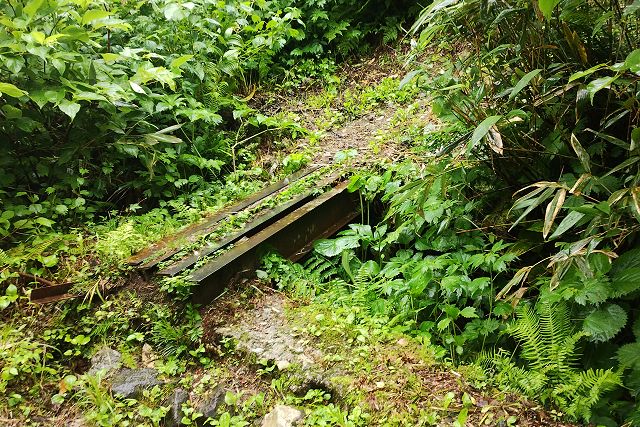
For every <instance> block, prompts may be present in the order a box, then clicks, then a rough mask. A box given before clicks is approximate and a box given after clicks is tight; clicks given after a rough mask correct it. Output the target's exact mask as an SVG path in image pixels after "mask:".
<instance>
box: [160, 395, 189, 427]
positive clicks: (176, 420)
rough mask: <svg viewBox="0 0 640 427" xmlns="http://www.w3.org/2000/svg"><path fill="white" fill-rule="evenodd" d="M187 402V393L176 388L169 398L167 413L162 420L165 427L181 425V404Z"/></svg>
mask: <svg viewBox="0 0 640 427" xmlns="http://www.w3.org/2000/svg"><path fill="white" fill-rule="evenodd" d="M188 400H189V393H187V392H186V391H184V390H183V389H181V388H177V389H175V390H174V391H173V393H171V396H169V401H168V404H169V412H168V413H167V416H166V417H165V419H164V426H165V427H178V426H180V425H182V422H181V421H182V404H183V403H186V402H187V401H188Z"/></svg>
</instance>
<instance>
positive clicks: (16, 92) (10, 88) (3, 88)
mask: <svg viewBox="0 0 640 427" xmlns="http://www.w3.org/2000/svg"><path fill="white" fill-rule="evenodd" d="M2 94H7V95H9V96H11V97H13V98H20V97H21V96H25V95H27V92H25V91H24V90H22V89H18V87H16V86H15V85H12V84H11V83H0V95H2Z"/></svg>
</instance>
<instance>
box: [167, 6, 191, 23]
mask: <svg viewBox="0 0 640 427" xmlns="http://www.w3.org/2000/svg"><path fill="white" fill-rule="evenodd" d="M185 16H186V13H185V12H184V10H183V8H182V6H181V5H179V4H176V3H169V4H168V5H166V6H165V8H164V17H165V18H167V19H168V20H169V21H177V20H180V19H183V18H184V17H185Z"/></svg>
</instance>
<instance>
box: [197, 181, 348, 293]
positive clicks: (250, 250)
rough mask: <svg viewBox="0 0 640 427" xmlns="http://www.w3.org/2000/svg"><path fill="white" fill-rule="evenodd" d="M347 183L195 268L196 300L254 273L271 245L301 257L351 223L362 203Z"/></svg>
mask: <svg viewBox="0 0 640 427" xmlns="http://www.w3.org/2000/svg"><path fill="white" fill-rule="evenodd" d="M347 186H348V183H347V182H344V183H342V184H340V185H338V186H337V187H336V188H334V189H333V190H331V191H328V192H327V193H325V194H323V195H321V196H320V197H318V198H316V199H314V200H312V201H310V202H309V203H307V204H305V205H304V206H302V207H300V208H298V209H297V210H295V211H294V212H292V213H290V214H289V215H287V216H285V217H284V218H282V219H281V220H279V221H277V222H276V223H274V224H272V225H270V226H268V227H267V228H265V229H263V230H261V231H260V232H258V233H257V234H255V235H254V236H252V237H251V238H249V239H247V241H245V242H242V243H240V244H238V245H236V246H235V247H234V248H232V249H231V250H229V251H228V252H226V253H224V254H222V255H220V256H219V257H218V258H216V259H214V260H213V261H212V262H210V263H208V264H206V265H205V266H203V267H201V268H199V269H198V270H196V271H195V272H193V273H192V274H191V276H190V279H191V280H192V281H194V282H197V283H198V284H199V286H196V287H195V289H194V293H193V296H192V301H193V302H195V303H197V304H207V303H209V302H211V301H212V300H213V299H214V298H216V297H217V296H218V295H220V294H221V293H222V291H223V290H224V288H225V287H226V286H227V285H228V284H229V283H230V282H231V281H232V280H237V279H240V278H249V277H251V276H252V275H253V274H255V270H256V268H258V267H259V264H260V259H261V257H262V255H264V254H265V253H266V252H267V251H268V250H269V249H273V250H276V251H278V252H279V253H280V254H282V255H283V256H285V257H294V258H295V257H300V256H302V253H303V252H304V251H305V250H306V251H308V250H310V247H311V246H310V243H311V242H312V241H314V240H316V239H317V238H320V237H322V236H327V233H330V232H331V231H333V230H337V229H338V228H336V227H338V226H339V224H342V225H344V224H346V223H348V221H349V220H350V219H353V218H354V217H355V215H357V211H358V209H359V203H358V197H357V195H356V194H353V193H349V192H348V191H347ZM347 218H350V219H347Z"/></svg>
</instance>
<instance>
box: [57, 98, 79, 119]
mask: <svg viewBox="0 0 640 427" xmlns="http://www.w3.org/2000/svg"><path fill="white" fill-rule="evenodd" d="M58 108H60V111H62V112H63V113H65V114H66V115H67V116H69V117H70V118H71V120H72V121H73V119H75V118H76V114H78V111H80V104H78V103H77V102H72V101H69V100H67V99H63V100H62V101H60V102H59V103H58Z"/></svg>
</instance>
